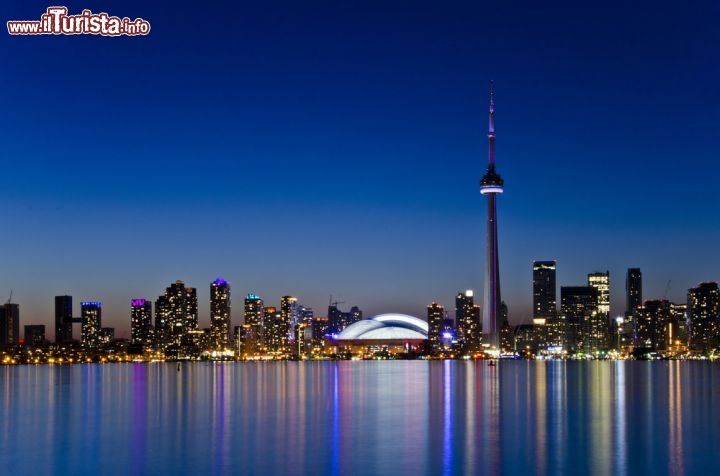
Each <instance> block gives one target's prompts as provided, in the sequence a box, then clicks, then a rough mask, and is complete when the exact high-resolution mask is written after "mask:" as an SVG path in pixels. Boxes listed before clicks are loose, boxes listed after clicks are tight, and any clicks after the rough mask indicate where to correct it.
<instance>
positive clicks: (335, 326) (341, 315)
mask: <svg viewBox="0 0 720 476" xmlns="http://www.w3.org/2000/svg"><path fill="white" fill-rule="evenodd" d="M337 305H338V303H330V305H329V306H328V331H329V332H330V334H339V333H341V332H342V331H344V330H345V328H346V327H347V326H349V325H350V324H354V323H356V322H359V321H362V311H361V310H360V308H358V307H357V306H353V307H351V308H350V311H349V312H343V311H341V310H340V308H338V306H337Z"/></svg>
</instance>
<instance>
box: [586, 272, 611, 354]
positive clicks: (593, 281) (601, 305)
mask: <svg viewBox="0 0 720 476" xmlns="http://www.w3.org/2000/svg"><path fill="white" fill-rule="evenodd" d="M587 278H588V286H591V287H593V288H595V289H597V291H598V295H597V315H596V316H595V317H594V318H593V319H592V323H591V324H590V334H589V335H591V336H592V339H593V341H592V344H591V348H592V349H593V350H602V349H605V348H607V347H608V344H609V337H610V271H606V272H604V273H600V272H595V273H590V274H588V277H587Z"/></svg>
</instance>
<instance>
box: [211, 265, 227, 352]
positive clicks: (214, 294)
mask: <svg viewBox="0 0 720 476" xmlns="http://www.w3.org/2000/svg"><path fill="white" fill-rule="evenodd" d="M210 334H211V339H212V345H213V346H214V347H215V348H216V349H222V348H224V347H227V345H228V343H229V342H230V284H228V282H227V281H225V280H224V279H222V278H218V279H216V280H215V281H213V282H212V283H210Z"/></svg>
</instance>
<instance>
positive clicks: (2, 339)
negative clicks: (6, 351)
mask: <svg viewBox="0 0 720 476" xmlns="http://www.w3.org/2000/svg"><path fill="white" fill-rule="evenodd" d="M19 340H20V305H18V304H14V303H11V302H6V303H5V304H3V305H2V306H0V346H2V345H15V344H17V343H18V341H19Z"/></svg>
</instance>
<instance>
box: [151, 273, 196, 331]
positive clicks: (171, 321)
mask: <svg viewBox="0 0 720 476" xmlns="http://www.w3.org/2000/svg"><path fill="white" fill-rule="evenodd" d="M164 297H165V302H164V303H163V302H161V303H159V304H160V305H161V306H163V309H162V310H163V312H164V314H165V316H166V318H165V320H166V323H164V324H165V326H167V330H166V331H165V334H166V335H167V338H166V340H165V342H164V343H165V344H166V345H169V344H175V345H180V344H181V343H182V339H183V337H184V336H185V335H187V333H188V332H190V331H194V330H197V327H198V304H197V290H196V289H195V288H186V287H185V283H183V282H182V281H180V280H178V281H175V282H174V283H173V284H171V285H170V286H169V287H168V288H166V289H165V294H164ZM159 300H160V299H158V301H159Z"/></svg>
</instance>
